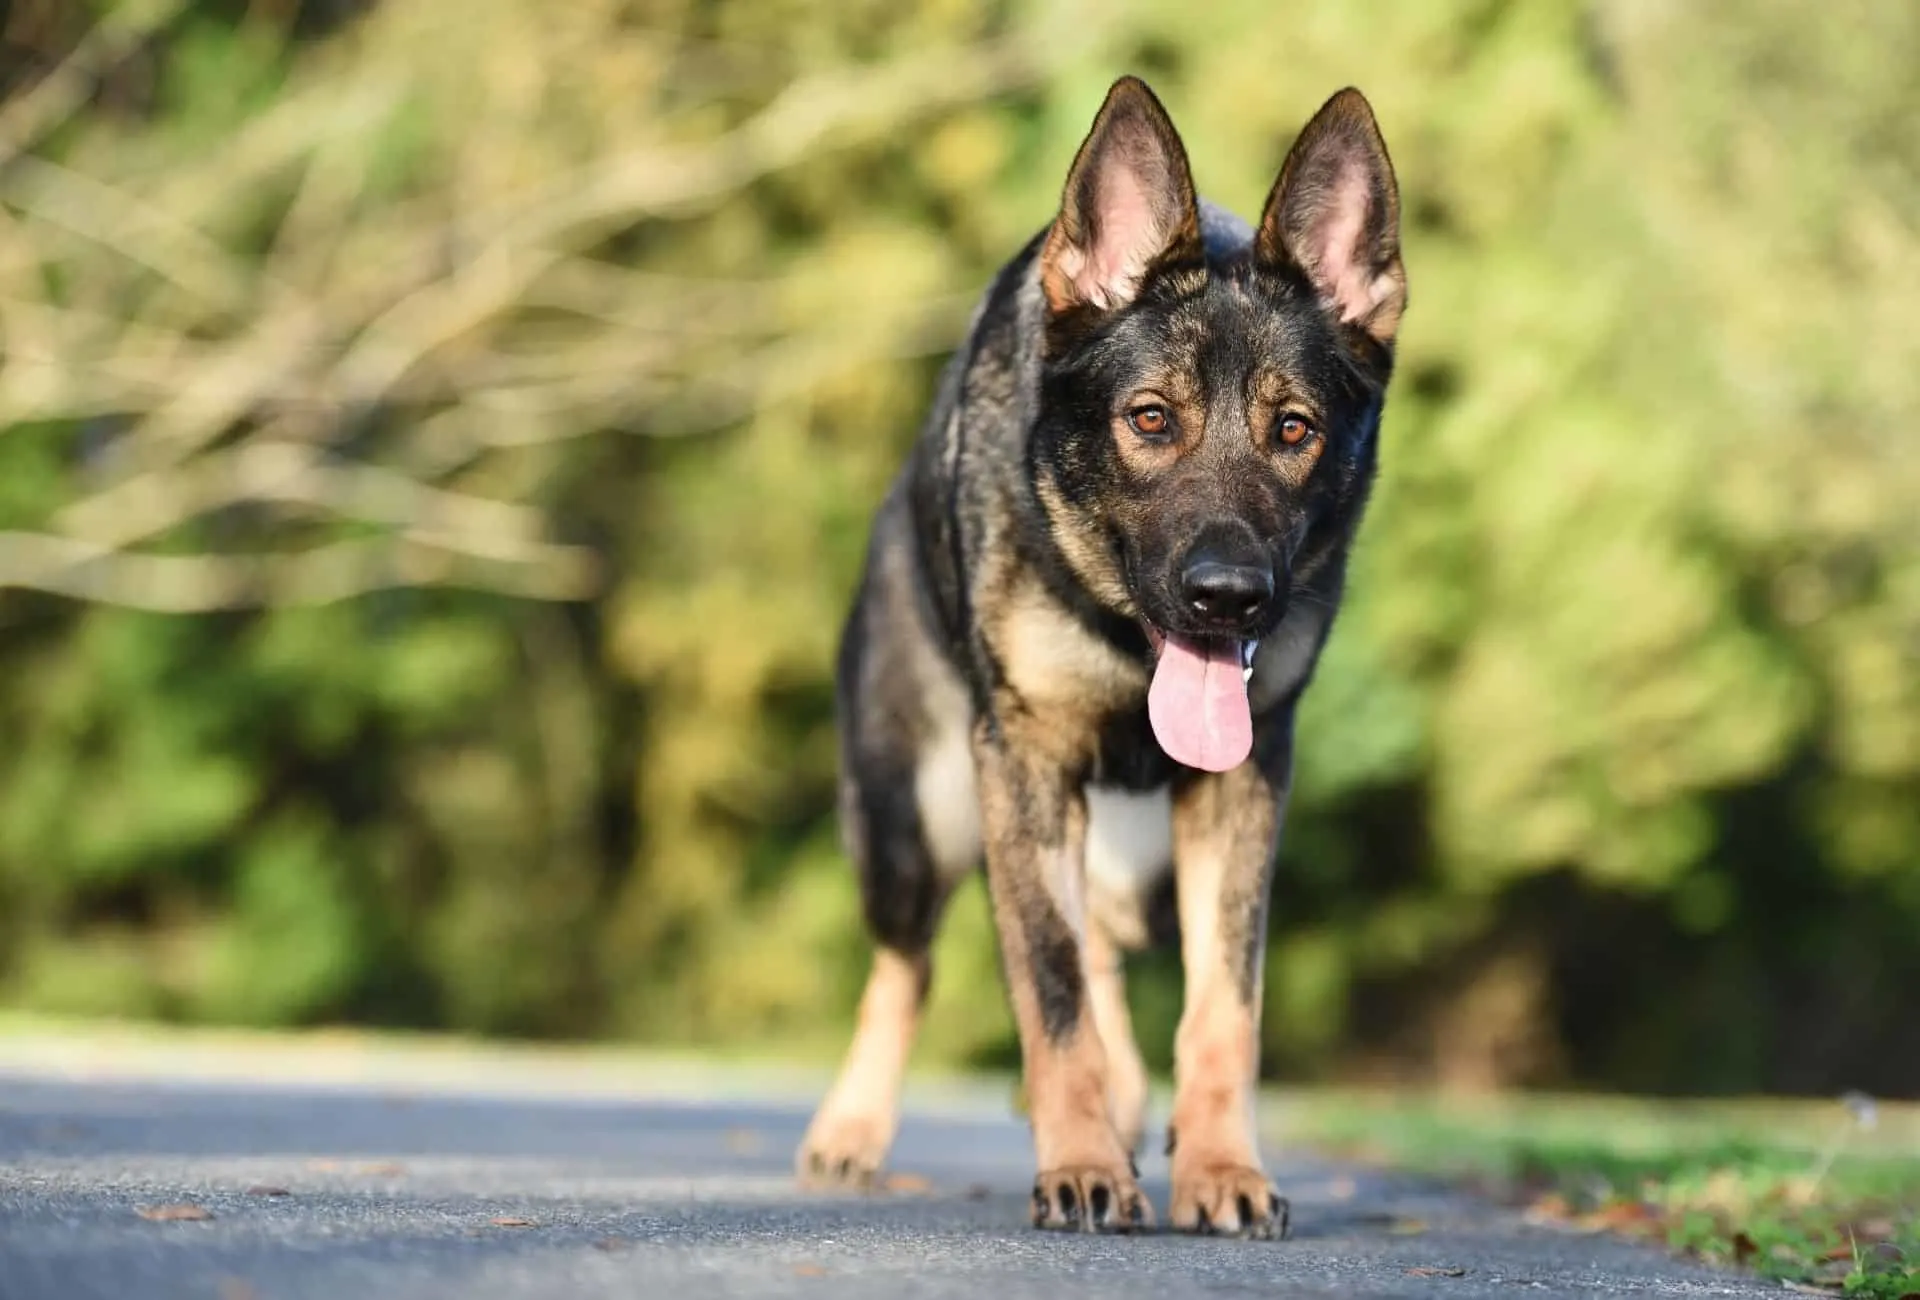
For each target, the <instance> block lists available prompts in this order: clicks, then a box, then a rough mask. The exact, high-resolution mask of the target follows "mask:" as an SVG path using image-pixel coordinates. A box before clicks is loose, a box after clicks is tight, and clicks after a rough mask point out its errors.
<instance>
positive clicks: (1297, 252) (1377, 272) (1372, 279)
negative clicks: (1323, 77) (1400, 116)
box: [1254, 87, 1407, 344]
mask: <svg viewBox="0 0 1920 1300" xmlns="http://www.w3.org/2000/svg"><path fill="white" fill-rule="evenodd" d="M1254 255H1255V257H1257V258H1258V259H1260V260H1261V261H1263V262H1266V263H1268V264H1271V265H1291V266H1295V267H1298V268H1299V269H1300V270H1301V271H1302V272H1304V273H1305V275H1306V277H1307V279H1308V280H1309V281H1311V282H1312V284H1313V287H1314V288H1315V289H1316V290H1318V291H1319V294H1320V299H1321V301H1322V302H1324V303H1325V304H1327V306H1328V307H1329V308H1330V309H1332V310H1333V311H1334V312H1335V313H1336V314H1337V315H1338V316H1339V318H1340V319H1341V320H1342V321H1343V322H1346V323H1349V324H1352V325H1356V326H1358V327H1359V328H1361V329H1363V330H1365V331H1366V332H1367V333H1368V334H1370V335H1372V336H1373V338H1374V339H1376V340H1377V341H1379V342H1380V343H1383V344H1389V343H1392V342H1393V336H1394V334H1395V332H1396V331H1397V330H1398V329H1399V328H1400V315H1401V313H1402V312H1403V311H1405V310H1406V306H1407V273H1406V268H1405V267H1403V266H1402V265H1401V262H1400V189H1399V186H1398V185H1397V184H1395V182H1394V179H1393V163H1392V161H1391V160H1389V159H1388V157H1387V146H1386V142H1385V141H1384V140H1382V139H1381V138H1380V128H1379V126H1378V125H1377V124H1376V123H1375V122H1374V119H1373V108H1372V106H1370V105H1369V104H1368V103H1367V98H1366V96H1365V95H1362V94H1361V93H1360V92H1359V91H1357V90H1355V89H1353V88H1352V87H1348V88H1347V89H1345V90H1343V91H1341V92H1339V93H1338V94H1336V95H1335V96H1334V97H1333V98H1332V99H1329V100H1328V101H1327V102H1326V103H1325V104H1323V105H1322V106H1321V108H1320V111H1319V112H1318V113H1315V114H1314V115H1313V120H1312V121H1310V122H1308V123H1307V125H1306V129H1305V130H1303V131H1302V132H1301V133H1300V138H1299V139H1298V140H1296V141H1294V144H1293V150H1292V152H1290V153H1289V154H1288V155H1287V161H1286V164H1285V165H1284V166H1283V167H1281V169H1280V179H1279V180H1278V181H1276V182H1274V186H1273V193H1272V194H1270V195H1268V197H1267V209H1266V212H1265V214H1263V215H1262V217H1261V219H1260V232H1259V234H1258V235H1257V236H1256V238H1255V240H1254Z"/></svg>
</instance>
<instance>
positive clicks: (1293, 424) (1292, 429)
mask: <svg viewBox="0 0 1920 1300" xmlns="http://www.w3.org/2000/svg"><path fill="white" fill-rule="evenodd" d="M1276 427H1277V429H1278V431H1279V434H1280V441H1281V442H1283V443H1285V444H1286V445H1287V446H1289V447H1298V446H1299V445H1300V444H1301V443H1303V442H1305V441H1306V440H1307V439H1309V438H1311V437H1312V436H1313V426H1312V425H1311V424H1308V423H1307V420H1306V417H1305V416H1302V415H1295V414H1293V413H1292V412H1288V413H1287V414H1286V415H1283V416H1281V417H1280V423H1279V425H1278V426H1276Z"/></svg>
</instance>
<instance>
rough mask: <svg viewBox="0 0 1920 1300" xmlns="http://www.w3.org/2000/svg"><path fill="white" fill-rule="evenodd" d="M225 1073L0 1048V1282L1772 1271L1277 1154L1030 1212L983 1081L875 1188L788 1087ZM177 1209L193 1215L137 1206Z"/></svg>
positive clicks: (213, 1285) (754, 1284)
mask: <svg viewBox="0 0 1920 1300" xmlns="http://www.w3.org/2000/svg"><path fill="white" fill-rule="evenodd" d="M245 1073H246V1072H245V1070H244V1069H240V1070H229V1071H227V1072H226V1077H224V1078H222V1079H219V1080H215V1081H208V1080H206V1079H201V1080H199V1081H197V1082H182V1081H180V1080H179V1079H178V1078H175V1079H174V1080H173V1081H172V1082H166V1081H154V1080H150V1079H141V1078H137V1077H128V1076H126V1075H125V1074H118V1075H108V1076H106V1077H100V1076H98V1075H96V1074H92V1073H88V1074H85V1075H82V1076H81V1077H78V1078H76V1077H74V1076H73V1075H72V1073H71V1072H68V1073H65V1075H64V1077H63V1072H62V1071H60V1070H57V1069H48V1068H43V1067H30V1068H23V1067H22V1066H21V1065H20V1064H19V1062H18V1061H17V1060H13V1061H10V1060H9V1059H8V1058H7V1055H6V1053H5V1051H4V1050H0V1300H89V1298H91V1297H102V1298H105V1300H173V1298H174V1297H181V1298H191V1300H296V1298H300V1297H311V1298H312V1300H342V1298H344V1300H376V1298H377V1300H412V1298H424V1297H461V1300H493V1298H494V1297H500V1298H502V1300H504V1298H506V1297H514V1298H526V1300H549V1298H552V1300H559V1298H561V1297H586V1298H591V1297H601V1296H606V1297H616V1296H617V1297H650V1296H663V1297H672V1298H673V1300H697V1298H702V1297H708V1296H775V1295H778V1296H797V1297H815V1296H817V1297H834V1298H835V1300H841V1298H857V1297H876V1298H877V1297H888V1298H889V1300H892V1298H893V1297H923V1296H925V1297H938V1296H991V1297H994V1298H995V1300H1020V1298H1022V1297H1030V1296H1031V1297H1041V1296H1045V1297H1050V1298H1051V1297H1059V1296H1062V1295H1069V1294H1072V1295H1094V1294H1098V1295H1100V1296H1102V1297H1107V1298H1110V1300H1131V1298H1132V1297H1142V1298H1146V1297H1151V1298H1152V1300H1171V1298H1172V1297H1181V1296H1205V1295H1220V1296H1256V1295H1258V1296H1342V1297H1349V1296H1446V1297H1453V1298H1455V1300H1467V1298H1469V1297H1494V1296H1502V1297H1504V1296H1526V1297H1548V1296H1596V1295H1603V1296H1639V1295H1651V1296H1698V1297H1704V1296H1727V1297H1733V1296H1760V1295H1766V1296H1777V1295H1779V1294H1780V1293H1779V1292H1778V1291H1777V1290H1775V1289H1773V1288H1770V1287H1763V1286H1761V1285H1760V1284H1758V1283H1756V1282H1749V1281H1744V1280H1741V1279H1735V1278H1727V1277H1722V1276H1718V1275H1714V1274H1710V1273H1706V1272H1703V1271H1700V1270H1696V1269H1691V1268H1688V1267H1685V1266H1682V1265H1679V1264H1676V1263H1674V1262H1672V1261H1669V1260H1667V1259H1665V1258H1664V1257H1662V1256H1661V1255H1660V1254H1658V1253H1655V1252H1649V1251H1645V1250H1641V1249H1637V1248H1634V1247H1630V1246H1627V1245H1625V1244H1622V1243H1619V1242H1615V1241H1611V1240H1604V1239H1598V1238H1592V1237H1582V1236H1571V1235H1567V1234H1564V1233H1561V1232H1556V1231H1552V1230H1548V1229H1536V1228H1529V1227H1527V1226H1525V1225H1523V1224H1521V1223H1519V1222H1517V1221H1516V1220H1515V1219H1514V1218H1513V1217H1512V1216H1510V1215H1507V1214H1504V1213H1502V1212H1500V1211H1497V1210H1494V1209H1491V1208H1489V1207H1486V1206H1483V1205H1479V1204H1477V1203H1475V1202H1472V1201H1470V1200H1466V1199H1463V1198H1460V1197H1456V1196H1453V1195H1450V1194H1447V1193H1444V1192H1442V1191H1440V1190H1438V1189H1435V1188H1433V1187H1430V1186H1423V1185H1420V1184H1418V1183H1415V1182H1412V1181H1408V1180H1399V1179H1391V1178H1384V1177H1381V1176H1379V1175H1376V1174H1369V1173H1365V1172H1362V1171H1359V1170H1348V1169H1341V1168H1336V1167H1332V1166H1329V1165H1326V1164H1322V1163H1318V1162H1315V1161H1313V1160H1310V1159H1304V1158H1296V1157H1289V1158H1287V1159H1285V1160H1282V1161H1280V1162H1279V1163H1278V1164H1277V1165H1276V1170H1277V1173H1278V1179H1279V1182H1280V1186H1281V1189H1282V1191H1284V1192H1286V1193H1287V1194H1288V1195H1289V1196H1290V1197H1291V1198H1292V1201H1293V1207H1294V1214H1293V1218H1294V1237H1293V1239H1292V1240H1291V1241H1287V1242H1280V1243H1254V1242H1239V1241H1222V1240H1196V1239H1192V1238H1185V1237H1176V1236H1172V1235H1153V1236H1148V1237H1143V1238H1132V1239H1127V1238H1090V1237H1075V1236H1064V1235H1053V1234H1042V1233H1037V1232H1034V1231H1032V1230H1030V1229H1028V1228H1027V1227H1026V1226H1025V1217H1026V1211H1027V1189H1028V1183H1029V1180H1030V1172H1029V1166H1028V1163H1027V1161H1028V1148H1027V1136H1026V1133H1025V1130H1024V1129H1023V1128H1022V1127H1021V1126H1020V1125H1019V1124H1018V1123H1016V1122H1015V1121H1013V1120H1012V1119H1010V1118H1008V1117H1007V1115H1006V1113H1005V1105H1004V1096H1003V1095H999V1096H998V1100H999V1104H998V1105H996V1104H994V1096H992V1095H990V1096H987V1097H980V1096H975V1097H973V1098H972V1099H971V1100H968V1099H964V1098H963V1099H961V1100H959V1101H956V1100H954V1099H953V1098H951V1097H949V1098H945V1099H943V1100H941V1101H939V1102H938V1103H937V1104H933V1103H928V1102H926V1101H924V1100H923V1101H921V1102H919V1103H917V1104H916V1106H915V1113H913V1114H911V1115H910V1116H909V1119H908V1122H907V1124H906V1126H905V1128H904V1130H903V1133H902V1136H901V1140H900V1144H899V1146H898V1148H897V1149H896V1155H895V1162H894V1163H895V1167H896V1168H897V1169H898V1170H899V1171H901V1172H902V1173H905V1174H910V1175H913V1177H910V1178H907V1179H906V1180H905V1181H904V1184H903V1185H902V1186H900V1187H899V1188H897V1189H896V1190H894V1191H893V1192H891V1193H887V1194H883V1195H874V1196H853V1195H841V1196H808V1195H803V1194H800V1193H798V1192H797V1191H796V1190H795V1188H794V1187H793V1186H792V1184H791V1182H790V1181H789V1179H788V1177H787V1173H786V1167H787V1161H788V1159H789V1153H790V1152H791V1150H792V1148H793V1145H794V1143H795V1142H796V1141H797V1139H798V1137H799V1135H800V1130H801V1126H802V1124H803V1122H804V1119H805V1114H804V1109H803V1107H802V1105H801V1104H800V1102H799V1099H798V1098H796V1097H792V1096H786V1097H781V1096H771V1097H768V1098H766V1099H756V1096H755V1095H754V1093H753V1090H752V1089H744V1090H743V1089H741V1088H738V1087H734V1088H713V1089H704V1088H700V1087H694V1088H689V1087H686V1086H676V1087H674V1088H671V1089H663V1090H661V1095H656V1096H648V1095H646V1094H644V1093H633V1094H631V1095H629V1096H627V1097H624V1098H613V1097H609V1096H605V1095H585V1096H583V1095H569V1094H568V1093H567V1092H566V1091H565V1090H564V1089H562V1090H559V1091H552V1090H549V1091H545V1092H542V1091H540V1090H538V1089H527V1090H522V1091H521V1092H519V1093H518V1094H514V1095H502V1094H501V1093H500V1091H499V1090H498V1089H497V1088H495V1089H493V1090H492V1091H486V1092H483V1091H479V1090H476V1089H474V1088H472V1087H462V1086H459V1085H458V1084H457V1082H456V1083H449V1082H448V1081H447V1080H444V1079H442V1080H440V1081H438V1082H436V1083H434V1084H432V1085H431V1086H424V1087H406V1088H403V1089H396V1088H395V1087H394V1086H392V1085H391V1084H390V1083H389V1084H383V1085H382V1086H380V1087H377V1088H369V1087H358V1086H345V1085H340V1084H337V1083H331V1082H326V1081H319V1082H314V1081H309V1082H307V1083H306V1084H304V1085H296V1084H294V1083H292V1082H290V1081H289V1080H287V1079H286V1078H285V1077H280V1076H275V1077H268V1078H263V1079H262V1080H259V1081H248V1080H246V1079H245V1078H244V1077H241V1076H244V1075H245ZM280 1073H281V1076H284V1074H285V1073H286V1072H285V1071H282V1072H280ZM703 1091H705V1092H707V1093H708V1096H707V1097H706V1098H705V1099H702V1098H701V1097H700V1096H699V1095H698V1094H699V1093H701V1092H703ZM1145 1165H1146V1169H1145V1172H1146V1174H1147V1182H1148V1188H1149V1191H1150V1193H1151V1194H1152V1195H1153V1197H1154V1200H1155V1204H1156V1206H1158V1207H1159V1208H1160V1209H1161V1211H1162V1213H1164V1209H1165V1205H1166V1199H1167V1188H1166V1181H1165V1162H1164V1161H1163V1160H1158V1159H1154V1160H1150V1161H1147V1162H1145ZM922 1180H924V1181H922ZM281 1193H284V1194H281ZM172 1206H193V1207H198V1209H199V1210H203V1211H205V1212H206V1213H208V1214H210V1215H211V1216H212V1217H211V1218H204V1219H173V1220H168V1219H164V1218H163V1219H159V1220H154V1219H149V1218H144V1217H142V1214H141V1211H142V1210H143V1209H144V1210H146V1211H147V1212H148V1213H149V1214H152V1213H155V1212H156V1210H157V1207H172ZM162 1212H164V1211H162ZM1417 1269H1427V1270H1435V1271H1434V1272H1430V1273H1426V1274H1421V1273H1416V1272H1412V1271H1410V1270H1417ZM1453 1270H1464V1271H1463V1272H1459V1273H1455V1272H1453Z"/></svg>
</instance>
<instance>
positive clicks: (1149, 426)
mask: <svg viewBox="0 0 1920 1300" xmlns="http://www.w3.org/2000/svg"><path fill="white" fill-rule="evenodd" d="M1127 423H1128V424H1130V425H1132V426H1133V431H1134V432H1135V433H1137V434H1139V435H1140V436H1141V437H1142V438H1164V437H1166V436H1167V432H1168V430H1170V429H1171V428H1172V427H1173V420H1172V419H1171V418H1169V416H1168V415H1167V408H1166V407H1164V406H1136V407H1134V408H1133V410H1131V411H1128V412H1127Z"/></svg>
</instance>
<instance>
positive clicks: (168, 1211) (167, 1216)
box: [134, 1205, 213, 1223]
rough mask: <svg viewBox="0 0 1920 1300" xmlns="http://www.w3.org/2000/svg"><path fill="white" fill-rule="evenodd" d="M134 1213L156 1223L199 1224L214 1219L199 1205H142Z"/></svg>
mask: <svg viewBox="0 0 1920 1300" xmlns="http://www.w3.org/2000/svg"><path fill="white" fill-rule="evenodd" d="M134 1213H135V1214H137V1215H139V1216H140V1217H141V1218H143V1219H151V1220H153V1221H154V1222H155V1223H198V1222H199V1221H200V1220H202V1219H211V1218H212V1217H213V1215H212V1213H211V1212H209V1211H207V1210H204V1209H202V1208H201V1207H199V1206H198V1205H142V1206H139V1207H137V1208H136V1209H135V1210H134Z"/></svg>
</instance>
